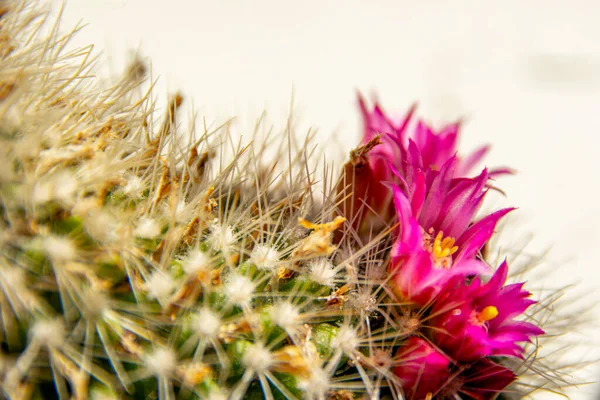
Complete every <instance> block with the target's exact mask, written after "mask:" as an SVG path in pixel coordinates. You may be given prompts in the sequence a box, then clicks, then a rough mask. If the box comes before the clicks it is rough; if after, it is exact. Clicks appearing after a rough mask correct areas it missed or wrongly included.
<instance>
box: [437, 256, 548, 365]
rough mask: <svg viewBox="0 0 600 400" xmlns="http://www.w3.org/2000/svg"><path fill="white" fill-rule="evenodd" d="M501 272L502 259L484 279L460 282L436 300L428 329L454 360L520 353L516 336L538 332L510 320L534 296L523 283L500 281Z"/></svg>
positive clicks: (526, 338)
mask: <svg viewBox="0 0 600 400" xmlns="http://www.w3.org/2000/svg"><path fill="white" fill-rule="evenodd" d="M507 273H508V265H507V264H506V262H503V263H502V265H500V268H498V270H497V271H496V273H495V274H494V275H493V277H492V278H491V279H490V281H489V282H488V283H485V284H482V283H481V281H480V280H479V279H477V278H476V279H474V280H473V282H471V284H469V285H466V284H464V283H461V284H459V285H458V287H455V288H452V289H450V290H448V291H447V292H446V293H444V294H443V295H442V296H440V298H439V299H438V301H436V303H435V304H434V306H433V308H432V310H431V315H432V316H433V318H431V320H430V321H429V323H430V325H431V326H432V327H433V329H432V333H431V334H432V337H433V339H434V340H435V343H436V344H438V345H439V346H440V348H441V349H443V350H444V351H445V352H446V353H447V354H448V355H450V356H451V357H453V358H454V359H456V360H459V361H474V360H477V359H480V358H482V357H488V356H513V357H522V356H523V351H524V350H523V347H522V346H520V345H519V342H528V341H531V338H532V337H534V336H538V335H542V334H543V333H544V331H543V330H541V329H540V328H538V327H537V326H535V325H534V324H532V323H529V322H524V321H517V320H515V318H516V317H518V316H520V315H521V314H523V313H524V312H525V310H527V308H529V307H530V306H531V305H532V304H535V303H536V302H535V301H534V300H531V299H529V297H530V295H531V293H529V292H527V291H525V290H523V289H522V288H523V285H524V283H515V284H511V285H507V286H504V283H505V282H506V276H507Z"/></svg>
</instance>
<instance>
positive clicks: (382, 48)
mask: <svg viewBox="0 0 600 400" xmlns="http://www.w3.org/2000/svg"><path fill="white" fill-rule="evenodd" d="M599 15H600V3H598V2H597V1H569V2H567V1H548V0H546V1H528V2H524V1H502V2H484V1H414V0H413V1H407V0H396V1H323V0H321V1H316V0H309V1H307V0H305V1H284V0H254V1H228V0H222V1H217V0H213V1H208V0H202V1H198V0H173V1H157V0H67V4H66V7H65V11H64V14H63V18H62V19H63V23H64V25H63V27H64V28H65V29H66V28H71V27H73V26H74V25H75V24H76V23H77V22H79V21H82V22H84V23H88V24H89V26H88V27H86V28H85V29H84V31H83V32H82V33H81V34H79V35H78V36H77V37H76V39H75V41H74V44H77V45H83V44H89V43H94V44H95V45H97V47H98V48H99V49H102V50H103V52H104V56H105V58H104V60H105V61H106V59H108V64H107V65H110V66H111V67H114V70H115V71H118V70H120V69H121V68H122V66H123V64H124V62H125V61H124V60H125V59H126V56H127V55H128V54H129V53H131V50H136V49H140V50H141V53H142V55H144V56H148V57H150V58H151V59H152V63H153V74H154V75H155V76H160V79H161V81H160V83H161V85H160V86H159V88H160V90H163V91H164V92H165V93H166V91H167V90H168V91H170V92H173V91H175V90H182V91H183V93H184V94H185V95H187V98H193V101H194V104H193V106H194V108H195V109H197V110H198V111H199V113H200V115H203V116H205V117H206V118H207V119H208V120H209V121H211V120H214V119H219V118H223V117H224V116H230V115H238V116H241V117H242V118H241V120H242V121H248V124H247V125H246V126H247V127H248V128H250V127H251V126H252V125H251V123H250V122H252V121H253V118H255V117H257V116H258V115H259V113H260V112H261V111H263V110H264V109H267V110H268V111H269V112H270V116H271V119H272V120H273V121H275V122H276V124H279V126H283V124H284V122H285V121H284V119H283V118H284V117H285V116H286V112H287V109H288V106H289V103H290V98H291V94H292V90H293V91H294V95H295V104H296V105H297V107H296V110H297V111H299V114H300V116H301V118H302V121H303V122H304V123H305V124H307V125H306V126H309V125H310V126H313V127H318V128H319V129H320V132H322V134H323V135H324V136H323V137H329V136H330V135H331V134H332V132H333V131H336V134H337V135H338V137H342V138H344V140H341V141H340V142H341V143H344V145H343V146H345V147H342V148H341V149H340V148H339V146H337V145H336V148H332V149H331V152H332V153H334V154H336V155H337V154H340V151H341V152H342V153H347V151H349V150H350V148H351V146H352V144H354V143H357V141H358V137H359V119H358V113H357V109H356V107H355V90H356V89H360V90H362V91H363V92H366V93H367V94H370V93H373V92H375V91H376V92H377V93H378V96H379V98H380V99H381V100H382V102H383V105H384V107H385V108H386V109H387V110H388V111H391V112H393V111H395V112H396V113H400V114H401V113H403V112H404V111H405V110H406V108H407V107H408V106H409V105H410V104H411V103H412V102H413V101H415V100H416V101H418V102H419V104H420V107H419V111H420V113H419V114H420V115H421V116H426V117H427V119H428V120H430V121H431V122H433V123H437V124H439V123H440V122H442V121H446V120H448V119H449V118H450V119H453V118H458V117H464V118H465V120H466V121H467V123H466V124H465V128H464V130H463V137H462V143H461V149H462V151H463V153H464V152H466V151H468V150H470V149H473V148H475V147H476V146H477V145H479V144H481V143H487V142H489V143H492V144H493V146H494V147H493V151H492V153H491V155H490V156H489V157H488V158H487V159H486V164H487V165H490V166H494V165H510V166H511V167H513V168H515V169H517V170H518V171H519V174H518V175H516V176H514V177H508V178H504V179H502V180H501V181H500V182H499V183H498V184H499V186H500V187H501V188H502V189H503V190H504V191H505V192H506V193H507V194H508V200H507V201H505V202H508V203H509V204H512V205H517V206H518V207H519V210H518V211H517V213H518V216H519V218H520V220H521V221H520V225H519V231H520V232H529V231H531V232H533V233H535V239H534V241H533V243H532V244H531V246H530V247H529V248H528V250H530V251H531V252H532V253H535V252H536V251H540V250H542V249H544V248H546V247H548V246H552V250H551V252H550V254H549V255H548V260H549V261H550V262H551V264H552V265H551V268H549V269H548V274H547V281H546V282H544V283H543V285H545V286H547V287H559V286H562V285H563V284H565V283H567V282H572V281H582V284H581V285H580V286H579V289H577V290H579V291H580V292H581V293H590V294H589V297H588V299H587V300H585V302H586V303H587V304H589V306H590V307H592V306H593V305H594V304H595V303H596V302H597V301H598V300H599V299H600V296H599V295H598V292H597V291H596V290H597V288H598V287H599V286H600V284H599V283H598V282H599V278H600V257H598V256H599V255H600V234H599V225H600V207H599V206H598V205H599V198H598V194H599V187H598V185H599V182H600V179H599V178H600V167H599V163H600V160H599V151H600V24H598V16H599ZM346 138H347V139H346ZM328 143H332V142H329V141H327V142H326V141H325V140H323V141H322V145H323V146H327V145H328ZM329 146H332V145H331V144H329ZM530 284H531V286H536V287H539V286H542V284H540V283H537V282H530ZM594 291H596V292H594ZM594 315H596V316H598V315H600V313H599V312H598V310H596V312H595V314H594ZM593 336H594V335H593V334H592V336H591V337H590V336H584V337H583V338H576V339H575V340H583V341H585V340H589V341H590V345H589V346H590V348H597V344H598V338H595V337H593ZM598 336H600V333H599V334H598ZM592 342H594V343H592ZM595 354H598V352H596V353H595ZM589 371H593V373H595V374H596V372H597V371H598V368H595V369H594V368H592V369H591V370H589ZM596 376H600V373H598V374H596ZM592 393H594V391H592V390H590V389H578V390H577V391H575V392H574V393H573V396H572V397H573V399H574V400H579V399H590V400H591V399H595V398H596V397H595V395H594V394H592ZM536 398H542V396H539V397H536Z"/></svg>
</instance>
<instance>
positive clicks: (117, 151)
mask: <svg viewBox="0 0 600 400" xmlns="http://www.w3.org/2000/svg"><path fill="white" fill-rule="evenodd" d="M0 14H1V16H0V24H1V26H0V32H1V34H0V58H1V60H2V61H1V64H0V65H1V66H0V140H1V143H0V151H1V152H2V155H1V157H0V211H1V213H0V215H1V217H0V226H1V232H2V235H1V237H0V249H1V254H0V288H1V291H0V316H1V318H0V327H1V328H2V329H0V342H1V343H2V347H1V351H0V361H1V367H0V380H1V382H2V393H3V395H4V396H6V397H7V398H14V399H30V398H32V399H42V398H43V399H50V398H60V399H67V398H73V399H87V398H91V399H108V398H111V399H112V398H115V399H116V398H123V399H126V398H139V399H145V398H159V399H175V398H178V399H179V398H180V399H194V398H200V399H211V400H216V399H232V400H234V399H262V398H266V399H300V398H306V399H315V400H316V399H359V398H369V399H377V398H402V396H403V393H404V394H405V395H406V394H407V393H411V392H410V391H411V390H412V391H413V392H414V388H412V389H410V388H408V387H407V385H406V381H405V380H404V381H403V380H402V377H403V376H406V373H407V372H406V371H407V368H408V367H407V362H409V361H410V360H408V356H407V357H404V358H403V356H402V355H403V354H406V351H407V345H406V343H409V342H410V341H411V340H416V339H419V340H424V339H422V338H424V337H426V338H430V337H432V336H431V333H427V327H428V324H429V321H430V320H432V318H435V316H433V315H432V314H431V310H430V308H428V307H429V305H424V306H415V304H413V303H412V302H410V301H405V300H407V299H403V298H402V295H401V294H399V287H400V286H399V284H392V283H391V281H394V279H396V276H397V275H394V274H392V273H391V272H390V271H392V270H393V268H392V267H391V265H392V264H394V263H395V262H396V261H394V258H393V256H391V253H390V252H391V249H392V247H393V245H394V243H395V240H396V233H395V232H396V229H397V225H398V224H397V223H396V220H395V219H387V220H386V221H384V224H383V226H382V225H381V224H379V225H378V226H377V227H375V225H369V226H370V230H369V229H368V230H367V231H368V232H367V233H365V232H366V231H365V229H363V228H362V227H358V225H357V218H359V219H360V218H362V217H356V215H358V214H360V212H358V213H357V214H354V213H349V212H348V210H346V207H345V206H346V205H349V204H351V203H352V201H353V199H355V198H356V195H355V193H357V190H356V184H355V183H353V181H351V180H350V179H348V178H349V177H350V175H348V174H347V173H342V174H341V175H340V177H339V178H338V175H339V171H337V170H335V169H334V168H326V171H325V173H324V174H323V176H322V177H319V176H318V175H317V173H316V172H315V171H317V170H318V168H317V166H318V163H319V162H320V158H319V157H318V156H316V155H315V153H314V152H313V151H312V147H311V146H312V144H311V143H312V141H313V139H314V138H312V137H307V139H306V141H305V142H304V143H303V144H301V145H296V144H295V142H294V141H292V140H290V137H289V136H288V135H286V134H280V135H273V136H272V137H268V140H260V135H259V134H258V132H259V131H260V129H262V128H263V126H264V124H265V121H264V120H262V119H261V120H260V121H259V123H258V124H257V127H256V129H255V138H256V140H254V141H252V142H251V143H249V144H246V143H241V142H240V143H236V142H235V140H234V136H233V134H232V133H231V125H232V124H231V122H227V123H225V124H223V125H220V126H216V125H204V126H202V127H201V129H200V131H199V130H196V129H194V128H193V127H192V128H190V131H189V132H182V131H181V128H179V125H178V116H179V109H180V107H181V105H182V101H183V97H182V95H180V94H177V95H175V96H173V97H172V98H171V99H170V101H169V103H168V107H167V109H166V112H165V113H164V115H163V116H160V115H157V112H156V110H155V106H154V103H153V101H152V97H151V96H152V95H153V94H154V92H153V91H152V86H151V85H148V82H147V79H146V75H145V67H144V65H143V64H142V63H141V62H139V61H134V62H133V63H132V65H131V67H130V68H129V69H128V70H127V71H126V73H125V74H124V76H123V77H122V78H121V79H120V80H119V82H117V83H116V84H115V85H114V86H113V87H110V88H108V89H107V88H103V87H101V84H100V83H98V82H97V81H95V80H94V79H92V78H88V77H87V75H88V72H89V71H90V70H91V68H92V64H93V59H92V56H91V49H89V48H88V49H82V50H78V51H73V52H66V51H65V45H66V43H67V41H68V39H69V37H70V35H71V34H72V33H71V34H66V35H61V33H60V31H59V29H58V27H57V25H54V26H51V29H50V30H49V32H48V33H42V32H44V29H45V28H46V27H47V24H48V15H47V14H46V12H45V11H44V7H42V5H41V4H39V3H38V2H36V1H25V2H21V3H19V2H14V3H8V4H6V5H4V6H2V8H1V11H0ZM374 146H375V144H373V143H371V145H370V147H369V146H367V147H368V148H367V149H364V148H362V150H361V148H360V147H359V148H358V149H357V151H354V152H353V153H352V160H351V162H350V164H348V165H350V166H349V167H348V166H347V167H346V170H345V171H346V172H347V171H350V172H351V173H352V174H353V176H356V173H357V171H355V170H353V169H354V168H357V165H358V164H360V162H356V160H358V159H360V158H361V157H364V158H368V154H367V153H368V152H369V151H371V149H372V148H373V147H374ZM271 149H274V150H275V153H276V154H280V155H278V156H277V159H276V160H266V159H262V158H261V155H262V154H265V152H267V151H268V150H271ZM363 161H364V160H363ZM390 193H391V192H390ZM349 200H352V201H350V202H349ZM352 204H353V203H352ZM341 205H344V207H342V206H341ZM349 207H350V206H349ZM350 208H351V207H350ZM354 211H356V210H354ZM361 221H362V220H361ZM362 222H364V221H362ZM362 222H361V223H362ZM363 225H364V224H363ZM440 243H444V246H447V245H448V243H449V242H448V241H446V242H442V238H441V237H440ZM452 243H453V242H452ZM433 246H435V245H433ZM450 247H452V246H451V245H450ZM450 247H448V251H446V253H448V254H450V253H451V251H450V250H451V249H450ZM432 251H433V250H432ZM439 251H440V253H439V254H442V255H443V254H446V253H444V249H442V248H441V247H440V249H439ZM432 254H433V253H432ZM435 254H438V253H435ZM447 256H448V255H445V257H447ZM394 265H396V264H394ZM394 268H395V267H394ZM548 299H549V300H553V297H552V296H550V297H548V298H547V299H546V300H544V299H541V301H539V302H538V303H537V304H535V305H533V308H532V309H530V311H531V313H530V314H529V318H530V320H531V321H533V322H536V323H537V324H540V323H541V322H542V321H540V320H539V319H536V318H535V316H536V315H538V313H539V312H547V301H549V300H548ZM408 300H410V299H408ZM489 310H490V309H488V312H487V313H486V314H485V318H488V319H492V318H494V316H495V315H493V314H491V311H489ZM441 312H443V310H442V311H441ZM488 314H489V315H488ZM523 351H524V354H525V360H527V361H523V360H521V359H518V358H516V359H515V358H510V357H504V356H502V357H494V358H493V359H494V361H495V362H496V363H498V365H503V366H504V367H502V368H507V370H509V371H511V374H512V373H513V372H514V373H515V374H517V375H519V376H520V379H519V380H517V381H516V383H515V384H513V386H511V387H510V388H509V390H508V391H506V392H505V394H502V396H508V394H511V393H512V394H515V393H522V392H519V390H528V389H527V388H528V385H530V384H531V383H529V384H528V382H535V383H533V384H534V385H536V386H544V385H545V387H547V388H549V389H550V390H554V387H555V386H557V385H554V384H553V383H554V382H556V381H557V380H556V379H555V378H556V376H559V375H560V372H557V373H556V374H555V375H548V374H546V372H545V371H546V370H547V368H546V367H544V366H543V365H542V364H540V363H543V361H541V360H540V361H539V362H538V361H537V360H535V357H533V355H535V354H537V352H538V351H539V349H538V346H537V343H536V342H535V341H534V342H533V343H532V344H530V345H528V347H526V348H525V349H524V350H523ZM423 365H427V364H425V363H424V364H423ZM461 368H465V367H461ZM469 368H470V367H469ZM467 369H468V368H467ZM455 371H456V370H455ZM403 374H404V375H403ZM560 376H562V375H560ZM453 379H454V378H452V379H450V378H449V379H448V384H449V385H447V386H450V385H451V384H452V383H453V382H452V380H453ZM511 381H512V380H511ZM519 385H520V386H519ZM529 390H530V389H529ZM416 393H418V392H414V393H413V395H414V396H416ZM444 393H450V392H449V391H446V392H443V391H440V392H439V393H438V392H436V393H433V392H429V393H427V394H425V396H426V397H427V396H428V397H427V398H432V396H436V397H433V398H445V397H443V396H445V394H444ZM453 395H456V394H455V393H454V394H453ZM493 395H496V393H493ZM448 396H450V394H448ZM406 398H407V399H408V398H409V397H406ZM414 398H415V399H417V397H414ZM486 398H487V397H486Z"/></svg>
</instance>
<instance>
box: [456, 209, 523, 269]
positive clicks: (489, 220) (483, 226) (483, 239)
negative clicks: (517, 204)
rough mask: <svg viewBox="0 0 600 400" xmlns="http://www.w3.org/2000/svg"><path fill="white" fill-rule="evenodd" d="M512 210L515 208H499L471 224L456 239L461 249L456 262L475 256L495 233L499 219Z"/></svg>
mask: <svg viewBox="0 0 600 400" xmlns="http://www.w3.org/2000/svg"><path fill="white" fill-rule="evenodd" d="M512 210H514V208H504V209H502V210H498V211H496V212H494V213H492V214H490V215H488V216H486V217H484V218H482V219H480V220H479V221H477V222H475V223H474V224H473V225H471V226H470V227H469V228H468V229H467V230H466V231H465V232H464V233H463V234H462V235H461V236H460V237H459V238H458V240H457V241H456V243H457V245H458V246H459V249H460V250H459V251H458V253H457V255H456V257H455V260H456V262H458V261H460V260H462V259H468V258H473V257H475V256H476V255H477V253H478V252H479V250H481V248H482V247H483V245H484V244H486V243H487V242H488V240H490V238H491V237H492V235H493V234H494V229H495V228H496V224H497V223H498V221H499V220H500V219H501V218H502V217H504V216H505V215H506V214H508V213H509V212H511V211H512Z"/></svg>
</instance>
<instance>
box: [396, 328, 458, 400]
mask: <svg viewBox="0 0 600 400" xmlns="http://www.w3.org/2000/svg"><path fill="white" fill-rule="evenodd" d="M396 359H398V360H399V363H398V365H397V366H396V367H395V368H394V373H395V374H396V376H397V377H398V378H399V380H400V383H401V385H402V389H403V390H404V395H405V398H406V399H407V400H422V399H424V398H425V397H426V396H427V395H428V394H429V393H431V394H433V393H436V392H437V391H438V390H439V389H440V388H441V387H443V385H444V384H445V383H446V382H447V381H448V379H449V378H450V366H451V363H450V360H449V359H448V357H446V356H445V355H443V354H442V353H440V352H439V351H438V350H437V349H436V348H435V347H433V346H432V345H431V344H430V343H429V342H427V341H426V340H424V339H421V338H418V337H416V336H412V337H410V338H409V339H408V340H407V341H406V342H405V343H404V345H403V346H402V347H401V348H400V349H399V350H398V353H397V354H396Z"/></svg>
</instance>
